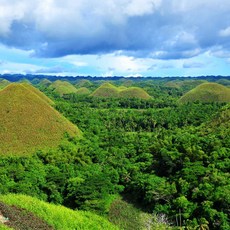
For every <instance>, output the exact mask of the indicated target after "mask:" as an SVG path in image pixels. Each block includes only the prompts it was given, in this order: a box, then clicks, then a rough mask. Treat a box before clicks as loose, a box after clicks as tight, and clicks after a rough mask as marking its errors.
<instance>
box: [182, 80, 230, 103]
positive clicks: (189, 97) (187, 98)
mask: <svg viewBox="0 0 230 230" xmlns="http://www.w3.org/2000/svg"><path fill="white" fill-rule="evenodd" d="M194 101H200V102H230V89H229V88H227V87H225V86H223V85H220V84H217V83H203V84H201V85H199V86H197V87H196V88H194V89H192V90H190V91H189V92H187V93H186V94H185V95H183V96H182V97H181V98H180V99H179V102H181V103H187V102H194Z"/></svg>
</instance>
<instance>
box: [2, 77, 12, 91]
mask: <svg viewBox="0 0 230 230" xmlns="http://www.w3.org/2000/svg"><path fill="white" fill-rule="evenodd" d="M9 84H10V81H8V80H6V79H3V78H0V89H3V88H5V87H6V86H7V85H9Z"/></svg>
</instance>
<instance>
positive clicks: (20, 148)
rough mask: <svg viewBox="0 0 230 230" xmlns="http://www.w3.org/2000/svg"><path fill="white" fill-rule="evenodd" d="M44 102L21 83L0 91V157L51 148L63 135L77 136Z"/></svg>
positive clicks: (73, 129)
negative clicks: (0, 155) (1, 155)
mask: <svg viewBox="0 0 230 230" xmlns="http://www.w3.org/2000/svg"><path fill="white" fill-rule="evenodd" d="M47 102H48V100H46V96H45V95H42V93H40V92H39V93H38V91H37V89H34V88H33V87H32V86H30V85H27V84H25V83H22V84H18V83H12V84H10V85H8V86H7V87H6V88H4V89H3V90H1V91H0V154H10V153H12V154H15V153H29V152H31V151H34V150H36V149H44V148H46V147H55V146H57V145H58V144H59V143H60V140H61V139H62V138H63V135H64V133H66V132H67V133H69V135H71V136H76V135H80V131H79V129H78V128H77V127H76V126H75V125H73V124H72V123H71V122H70V121H68V120H67V119H66V118H65V117H63V116H62V115H61V114H60V113H58V112H57V111H56V110H55V109H54V108H53V107H51V106H50V105H49V104H48V103H47Z"/></svg>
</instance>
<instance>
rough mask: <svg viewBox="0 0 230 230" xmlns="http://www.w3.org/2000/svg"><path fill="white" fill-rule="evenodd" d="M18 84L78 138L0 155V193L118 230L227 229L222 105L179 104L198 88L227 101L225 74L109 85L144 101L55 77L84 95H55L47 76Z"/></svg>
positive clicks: (228, 156) (229, 188)
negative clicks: (47, 104)
mask: <svg viewBox="0 0 230 230" xmlns="http://www.w3.org/2000/svg"><path fill="white" fill-rule="evenodd" d="M13 77H14V76H13ZM13 77H12V76H11V79H9V78H8V80H11V81H13V80H14V79H13ZM5 79H6V77H5ZM28 79H29V80H30V84H32V85H33V86H35V87H36V88H37V89H39V90H41V91H42V92H43V93H45V94H46V95H47V96H48V97H49V98H50V99H51V100H52V101H53V102H54V105H52V106H53V107H54V108H55V109H56V110H57V111H59V112H60V113H61V114H62V115H63V116H64V117H66V118H67V119H68V120H69V121H71V122H72V123H73V124H75V125H76V126H77V127H78V128H79V129H80V130H81V132H82V135H81V136H71V135H69V134H68V133H66V134H65V135H64V136H63V138H62V141H61V142H60V143H59V144H58V146H57V147H53V148H49V149H46V148H44V149H42V148H41V149H39V150H36V151H34V152H31V153H29V154H28V153H27V154H25V155H23V154H8V155H4V154H3V153H0V156H1V157H0V194H2V195H4V194H8V193H16V194H18V193H19V194H25V195H29V196H33V197H36V198H39V199H41V200H43V201H47V202H50V203H54V204H61V205H64V206H66V207H69V208H71V209H74V210H84V211H91V212H94V213H96V214H98V215H101V216H104V217H105V218H107V219H108V220H110V221H111V222H112V223H113V224H115V225H117V227H118V228H120V229H130V230H131V229H137V230H138V229H214V230H217V229H221V230H226V229H230V222H229V210H230V183H229V182H230V173H229V169H230V106H229V102H230V101H228V100H227V99H226V100H219V101H218V100H217V99H216V97H214V96H212V97H211V96H209V98H211V99H212V98H214V100H210V101H209V100H207V101H202V98H201V99H199V98H197V99H196V100H191V101H186V102H183V101H180V98H181V97H182V96H183V95H185V94H186V93H189V92H190V91H191V90H193V89H194V88H196V87H198V86H199V85H200V84H207V82H208V83H209V82H214V83H215V84H221V85H222V86H224V87H225V89H226V92H228V93H229V95H230V89H229V85H230V78H228V77H225V78H224V77H218V78H215V77H209V78H205V77H204V78H198V79H193V78H183V79H180V78H175V79H170V78H165V79H164V78H162V79H160V78H159V79H151V78H146V79H142V78H138V79H134V78H132V79H125V78H114V79H113V80H110V81H109V82H110V83H111V84H113V85H115V86H116V87H121V86H122V87H135V88H137V87H139V88H141V89H144V90H145V91H146V92H147V93H148V95H150V96H149V97H150V98H147V99H143V98H138V97H133V98H132V97H130V96H129V97H100V96H99V97H95V96H93V94H90V92H91V93H93V92H94V91H95V90H97V89H98V87H100V86H101V85H102V84H103V83H104V82H107V81H108V79H106V80H107V81H105V80H104V79H101V78H99V79H97V80H95V79H94V78H92V79H91V78H87V79H83V80H82V79H81V78H79V79H65V80H68V82H69V83H71V85H72V86H74V87H75V88H76V89H79V88H82V87H85V88H87V89H88V91H87V93H79V94H78V93H77V91H76V92H70V93H60V92H59V91H55V89H54V86H53V87H51V85H52V82H53V81H54V79H52V78H50V79H49V80H48V79H46V80H44V79H41V78H35V77H34V78H33V79H30V78H27V79H26V80H25V78H23V79H21V81H23V82H25V81H29V80H28ZM17 80H18V79H17ZM214 83H212V84H214ZM4 87H5V86H4ZM208 87H209V89H208V90H210V89H211V90H213V86H212V87H210V85H208ZM2 88H3V87H2ZM198 89H199V88H198ZM226 92H225V95H226ZM196 95H199V92H197V93H196ZM203 95H204V94H203V92H202V97H203ZM207 95H210V92H208V94H207ZM218 95H220V93H219V92H218ZM193 97H194V96H193ZM219 98H220V97H219ZM225 98H227V97H225ZM225 98H224V99H225ZM34 122H36V121H34ZM121 207H122V208H121ZM131 207H132V208H131ZM121 209H123V211H124V210H125V211H126V213H125V211H124V213H122V210H121ZM138 212H141V213H145V214H146V215H148V216H147V217H142V220H140V219H141V217H140V216H139V215H137V213H138ZM150 217H151V218H152V219H151V218H150ZM143 219H144V221H143ZM153 220H154V221H155V222H158V224H159V225H156V223H155V222H154V221H153ZM143 222H144V223H143ZM95 229H96V228H95Z"/></svg>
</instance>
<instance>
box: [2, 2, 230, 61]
mask: <svg viewBox="0 0 230 230" xmlns="http://www.w3.org/2000/svg"><path fill="white" fill-rule="evenodd" d="M229 11H230V2H229V0H222V1H216V0H202V1H200V0H193V1H187V0H107V1H104V0H98V1H95V0H88V1H85V0H78V1H75V0H65V1H63V0H43V1H41V0H33V1H31V0H20V1H17V0H0V42H1V43H2V44H4V45H7V46H11V47H16V48H19V49H24V50H31V49H33V50H34V55H35V56H40V57H61V56H65V55H69V54H81V55H87V54H105V53H113V52H116V51H121V52H122V54H123V55H130V56H134V57H150V58H154V59H184V58H191V57H194V56H196V55H199V54H201V53H204V52H206V51H207V50H209V49H212V47H214V46H219V47H222V49H225V50H230V41H229V39H228V38H229V36H230V27H229V24H228V22H229V21H230V15H229Z"/></svg>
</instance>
